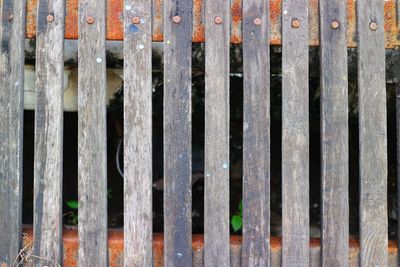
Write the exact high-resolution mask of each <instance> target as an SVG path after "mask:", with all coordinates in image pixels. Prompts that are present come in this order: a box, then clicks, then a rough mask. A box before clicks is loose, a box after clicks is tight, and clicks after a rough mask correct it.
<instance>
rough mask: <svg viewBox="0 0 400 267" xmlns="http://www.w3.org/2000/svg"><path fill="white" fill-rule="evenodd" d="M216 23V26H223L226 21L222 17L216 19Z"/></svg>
mask: <svg viewBox="0 0 400 267" xmlns="http://www.w3.org/2000/svg"><path fill="white" fill-rule="evenodd" d="M214 22H215V24H218V25H220V24H222V22H224V20H223V19H222V18H221V17H215V18H214Z"/></svg>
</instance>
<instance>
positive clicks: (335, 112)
mask: <svg viewBox="0 0 400 267" xmlns="http://www.w3.org/2000/svg"><path fill="white" fill-rule="evenodd" d="M319 7H320V22H321V23H320V28H321V29H320V40H321V50H320V56H321V58H320V62H321V64H320V66H321V78H320V81H321V173H322V181H321V186H322V188H321V192H322V266H343V267H345V266H348V264H349V263H348V262H349V260H348V259H349V194H348V185H349V144H348V140H349V130H348V88H347V87H348V85H347V84H348V80H347V76H348V72H347V47H346V30H347V16H346V13H347V12H346V3H345V2H344V1H341V0H321V1H320V2H319Z"/></svg>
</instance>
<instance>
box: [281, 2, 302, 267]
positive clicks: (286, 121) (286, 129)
mask: <svg viewBox="0 0 400 267" xmlns="http://www.w3.org/2000/svg"><path fill="white" fill-rule="evenodd" d="M282 13H283V14H282V265H283V266H284V267H285V266H308V265H309V116H308V32H309V30H308V0H299V1H290V0H283V1H282Z"/></svg>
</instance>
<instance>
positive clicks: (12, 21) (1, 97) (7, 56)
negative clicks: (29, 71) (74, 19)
mask: <svg viewBox="0 0 400 267" xmlns="http://www.w3.org/2000/svg"><path fill="white" fill-rule="evenodd" d="M0 6H1V8H0V9H1V11H0V88H1V89H0V265H1V266H3V265H4V266H12V264H13V263H14V261H15V260H16V259H17V255H18V253H19V250H20V248H21V220H22V151H23V146H22V144H23V143H22V137H23V92H24V59H25V52H24V44H25V43H24V41H25V36H24V34H25V32H24V30H23V29H25V13H26V3H25V1H11V0H0Z"/></svg>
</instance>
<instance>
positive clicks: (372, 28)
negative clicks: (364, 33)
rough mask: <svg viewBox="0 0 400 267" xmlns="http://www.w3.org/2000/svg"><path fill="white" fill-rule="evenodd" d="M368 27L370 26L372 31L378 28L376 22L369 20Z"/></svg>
mask: <svg viewBox="0 0 400 267" xmlns="http://www.w3.org/2000/svg"><path fill="white" fill-rule="evenodd" d="M369 28H370V29H371V30H372V31H376V30H377V29H378V24H377V23H376V22H371V23H370V24H369Z"/></svg>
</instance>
